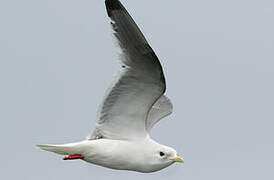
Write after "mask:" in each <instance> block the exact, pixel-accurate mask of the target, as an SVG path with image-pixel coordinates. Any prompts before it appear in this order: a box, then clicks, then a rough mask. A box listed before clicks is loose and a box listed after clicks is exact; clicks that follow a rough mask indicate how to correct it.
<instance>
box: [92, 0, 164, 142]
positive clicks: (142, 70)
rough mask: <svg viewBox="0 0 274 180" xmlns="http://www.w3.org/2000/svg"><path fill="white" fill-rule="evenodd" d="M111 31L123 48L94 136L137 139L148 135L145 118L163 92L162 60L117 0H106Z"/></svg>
mask: <svg viewBox="0 0 274 180" xmlns="http://www.w3.org/2000/svg"><path fill="white" fill-rule="evenodd" d="M105 3H106V8H107V13H108V16H109V17H110V18H111V20H112V22H111V24H112V27H113V30H114V35H115V37H116V39H117V40H118V42H119V45H120V48H121V50H122V56H121V64H122V67H123V68H122V70H121V72H120V73H119V75H118V77H117V78H116V80H115V82H114V83H113V85H112V86H111V88H110V89H109V90H108V92H107V95H106V97H105V99H104V101H103V104H102V107H101V111H100V114H99V119H98V121H97V123H96V129H95V131H94V132H93V134H92V135H91V137H90V138H91V139H94V138H102V137H103V138H108V139H138V138H144V137H145V136H147V129H146V119H147V115H148V112H149V111H150V109H151V107H152V105H153V104H154V103H155V102H156V101H157V100H158V99H159V97H160V96H162V94H163V93H164V92H165V88H166V84H165V78H164V74H163V70H162V67H161V64H160V62H159V60H158V58H157V56H156V55H155V53H154V51H153V50H152V48H151V47H150V45H149V44H148V43H147V41H146V39H145V37H144V36H143V34H142V32H141V31H140V30H139V28H138V27H137V25H136V24H135V22H134V20H133V19H132V18H131V16H130V15H129V14H128V12H127V11H126V9H125V8H124V7H123V5H122V4H121V3H120V1H118V0H106V1H105Z"/></svg>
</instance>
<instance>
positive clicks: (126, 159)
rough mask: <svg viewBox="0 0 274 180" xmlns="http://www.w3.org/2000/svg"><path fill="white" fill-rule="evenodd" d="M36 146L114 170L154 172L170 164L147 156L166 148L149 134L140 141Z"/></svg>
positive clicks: (84, 142) (103, 141)
mask: <svg viewBox="0 0 274 180" xmlns="http://www.w3.org/2000/svg"><path fill="white" fill-rule="evenodd" d="M40 148H41V149H44V150H48V151H54V152H55V153H58V154H62V155H66V154H81V155H82V156H83V157H84V158H83V160H84V161H86V162H89V163H92V164H96V165H99V166H103V167H107V168H112V169H117V170H134V171H138V172H146V173H147V172H154V171H158V170H160V169H163V168H165V167H167V166H169V165H171V164H172V163H174V161H167V162H166V163H164V164H163V163H158V162H157V161H154V160H153V159H147V157H150V156H148V155H147V154H153V153H154V151H155V150H156V149H159V150H160V149H162V150H164V149H169V147H165V146H162V145H160V144H158V143H157V142H155V141H153V140H152V139H151V138H149V137H147V138H146V139H145V140H142V141H127V140H111V139H98V140H84V141H80V142H76V143H70V144H64V145H56V146H52V145H41V146H40ZM64 152H66V153H64ZM156 154H157V153H156ZM174 158H175V157H174Z"/></svg>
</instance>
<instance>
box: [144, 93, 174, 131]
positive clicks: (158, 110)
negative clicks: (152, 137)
mask: <svg viewBox="0 0 274 180" xmlns="http://www.w3.org/2000/svg"><path fill="white" fill-rule="evenodd" d="M172 109H173V106H172V103H171V101H170V99H168V97H166V96H165V95H163V96H161V97H160V98H159V99H158V100H157V101H156V103H155V104H154V105H153V106H152V108H151V109H150V111H149V113H148V117H147V121H146V127H147V131H148V132H149V131H150V130H151V129H152V127H153V126H154V125H155V124H156V123H157V122H158V121H160V120H161V119H163V118H164V117H166V116H168V115H170V114H171V113H172Z"/></svg>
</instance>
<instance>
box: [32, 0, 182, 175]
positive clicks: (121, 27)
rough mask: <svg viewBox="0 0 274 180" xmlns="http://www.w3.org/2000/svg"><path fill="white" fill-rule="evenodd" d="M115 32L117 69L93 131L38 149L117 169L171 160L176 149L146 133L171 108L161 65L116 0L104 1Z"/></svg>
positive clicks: (145, 168) (155, 167)
mask: <svg viewBox="0 0 274 180" xmlns="http://www.w3.org/2000/svg"><path fill="white" fill-rule="evenodd" d="M105 5H106V10H107V14H108V16H109V17H110V19H111V26H112V29H113V34H114V36H115V37H116V39H117V40H118V44H119V47H120V49H121V57H120V58H119V59H120V62H121V71H120V72H119V75H118V76H117V77H116V79H115V81H114V82H113V83H112V85H111V87H110V88H109V89H108V91H107V93H106V96H105V98H104V100H103V103H102V105H101V107H100V111H99V117H98V120H97V122H96V125H95V129H94V131H93V133H92V134H91V135H90V136H89V137H87V138H86V139H85V140H83V141H80V142H75V143H69V144H62V145H37V146H38V147H39V148H41V149H42V150H46V151H50V152H54V153H57V154H60V155H64V156H65V157H64V158H63V159H64V160H75V159H80V160H83V161H86V162H88V163H92V164H95V165H99V166H103V167H106V168H111V169H116V170H128V171H137V172H141V173H151V172H156V171H159V170H161V169H164V168H166V167H168V166H170V165H171V164H173V163H175V162H184V159H183V158H182V157H180V156H178V155H177V152H176V151H175V150H174V149H173V148H171V147H168V146H165V145H162V144H159V143H157V142H156V141H154V140H152V139H151V138H150V135H149V134H150V130H151V128H152V127H153V126H154V125H155V124H156V123H157V122H158V121H159V120H161V119H163V118H164V117H166V116H168V115H169V114H171V113H172V107H173V106H172V103H171V101H170V100H169V98H167V97H166V96H165V95H164V93H165V90H166V83H165V77H164V74H163V69H162V66H161V64H160V62H159V60H158V58H157V56H156V54H155V53H154V51H153V50H152V48H151V47H150V45H149V44H148V42H147V40H146V39H145V37H144V35H143V34H142V32H141V31H140V29H139V28H138V26H137V25H136V23H135V22H134V20H133V19H132V17H131V16H130V14H129V13H128V12H127V10H126V9H125V7H124V6H123V5H122V4H121V2H120V1H119V0H106V1H105Z"/></svg>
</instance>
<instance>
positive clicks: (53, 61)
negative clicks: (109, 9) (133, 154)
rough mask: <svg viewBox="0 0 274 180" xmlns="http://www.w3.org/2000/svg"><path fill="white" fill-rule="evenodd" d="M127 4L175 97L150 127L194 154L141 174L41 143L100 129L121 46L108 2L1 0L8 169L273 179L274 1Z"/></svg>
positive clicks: (4, 160) (8, 175) (62, 174)
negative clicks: (100, 110)
mask: <svg viewBox="0 0 274 180" xmlns="http://www.w3.org/2000/svg"><path fill="white" fill-rule="evenodd" d="M122 2H123V3H124V5H125V6H126V7H127V9H128V10H129V12H130V13H131V15H132V16H133V17H134V19H135V20H136V22H137V23H138V24H139V26H140V28H141V29H142V31H143V32H144V34H145V35H146V37H147V39H148V41H149V42H150V44H151V46H152V47H153V48H154V50H155V52H156V54H157V55H158V57H159V59H160V60H161V63H162V65H163V68H164V71H165V75H166V79H167V95H168V96H169V97H170V98H171V99H172V102H173V104H174V112H173V114H172V115H171V116H169V117H167V118H166V119H165V120H163V121H161V122H160V123H159V124H157V126H156V127H154V129H153V131H152V137H153V138H154V139H155V140H157V141H158V142H160V143H163V144H166V145H169V146H172V147H174V148H175V149H176V150H177V151H178V152H179V153H180V154H181V155H182V156H183V157H184V158H185V161H186V162H185V164H174V165H172V166H170V167H168V168H167V169H164V170H162V171H160V172H157V173H153V174H140V173H136V172H127V171H115V170H110V169H106V168H102V167H98V166H95V165H91V164H87V163H85V162H82V161H70V162H68V161H63V160H62V156H58V155H56V154H53V153H48V152H44V151H40V150H38V149H36V148H35V144H38V143H67V142H72V141H78V140H82V139H83V138H85V137H86V136H87V135H88V134H89V133H90V132H91V130H92V129H93V128H94V122H95V120H96V112H97V107H98V105H99V104H100V103H101V100H102V97H103V96H104V93H105V90H106V88H107V87H108V85H109V84H110V81H111V80H112V78H113V75H114V74H116V72H117V70H118V68H119V65H118V61H117V60H116V58H117V52H118V49H117V48H115V45H114V43H113V37H112V35H111V30H110V25H109V19H108V18H107V15H106V12H105V7H104V1H103V0H24V1H22V0H1V1H0V26H1V27H0V83H1V84H0V85H1V88H0V120H1V127H0V128H1V131H0V133H1V134H0V137H1V139H0V140H1V154H0V156H1V163H0V169H1V173H0V176H1V177H0V178H1V179H24V180H25V179H26V180H37V179H39V180H48V179H54V180H55V179H56V180H57V179H68V180H72V179H81V180H82V179H83V180H89V179H96V180H104V179H117V180H118V179H131V180H135V179H186V180H192V179H193V180H197V179H210V180H231V179H248V180H257V179H263V180H272V179H273V178H274V172H273V162H274V155H273V152H274V141H273V137H274V131H273V126H274V123H273V120H274V111H273V108H274V95H273V92H274V85H273V82H274V81H273V79H274V62H273V60H274V51H273V50H274V35H273V34H274V33H273V32H274V23H273V22H274V1H273V0H260V1H259V0H229V1H228V0H227V1H220V0H192V1H185V0H172V1H168V0H138V1H137V0H135V1H134V0H123V1H122Z"/></svg>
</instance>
